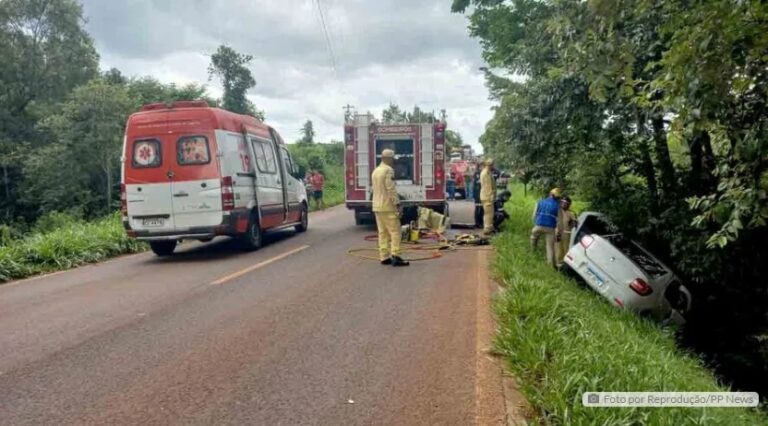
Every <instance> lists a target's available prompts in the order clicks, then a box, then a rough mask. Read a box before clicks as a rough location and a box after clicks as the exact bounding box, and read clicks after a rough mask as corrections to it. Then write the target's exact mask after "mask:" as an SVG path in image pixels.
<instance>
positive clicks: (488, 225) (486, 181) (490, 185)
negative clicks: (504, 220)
mask: <svg viewBox="0 0 768 426" xmlns="http://www.w3.org/2000/svg"><path fill="white" fill-rule="evenodd" d="M495 199H496V180H495V179H494V178H493V160H492V159H490V158H489V159H487V160H485V167H483V171H482V172H480V203H482V204H483V234H484V235H489V234H491V233H492V232H493V202H494V200H495Z"/></svg>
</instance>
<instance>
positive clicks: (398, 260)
mask: <svg viewBox="0 0 768 426" xmlns="http://www.w3.org/2000/svg"><path fill="white" fill-rule="evenodd" d="M410 264H411V262H408V261H407V260H403V258H402V257H400V256H392V266H408V265H410Z"/></svg>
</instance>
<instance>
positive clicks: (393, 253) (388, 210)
mask: <svg viewBox="0 0 768 426" xmlns="http://www.w3.org/2000/svg"><path fill="white" fill-rule="evenodd" d="M394 163H395V152H394V151H392V150H391V149H385V150H383V151H382V152H381V163H380V164H379V166H378V167H376V169H375V170H374V171H373V173H372V174H371V187H372V188H371V189H372V191H373V214H374V215H375V216H376V229H377V230H378V233H379V259H380V260H381V264H382V265H392V266H408V264H409V262H407V261H405V260H403V258H401V257H400V240H401V235H400V213H399V211H398V207H399V203H400V198H399V197H398V195H397V190H396V188H395V170H394V169H393V168H392V165H393V164H394Z"/></svg>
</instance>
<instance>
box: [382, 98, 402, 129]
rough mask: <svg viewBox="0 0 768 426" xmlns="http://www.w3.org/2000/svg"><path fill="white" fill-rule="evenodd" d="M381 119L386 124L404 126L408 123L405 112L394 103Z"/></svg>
mask: <svg viewBox="0 0 768 426" xmlns="http://www.w3.org/2000/svg"><path fill="white" fill-rule="evenodd" d="M381 119H382V121H383V122H384V124H403V123H407V122H408V119H407V117H406V113H405V111H402V110H400V107H399V106H397V105H396V104H393V103H390V104H389V106H388V107H387V108H386V109H385V110H384V111H382V113H381Z"/></svg>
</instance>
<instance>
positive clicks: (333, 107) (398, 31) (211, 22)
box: [83, 0, 492, 149]
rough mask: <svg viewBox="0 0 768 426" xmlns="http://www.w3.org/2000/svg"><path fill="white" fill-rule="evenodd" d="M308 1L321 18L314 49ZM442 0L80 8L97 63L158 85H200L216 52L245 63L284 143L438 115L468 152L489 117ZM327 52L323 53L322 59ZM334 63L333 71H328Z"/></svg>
mask: <svg viewBox="0 0 768 426" xmlns="http://www.w3.org/2000/svg"><path fill="white" fill-rule="evenodd" d="M318 2H319V4H320V7H321V8H322V11H323V16H324V18H325V23H326V28H327V29H328V38H329V39H330V48H329V43H328V42H327V41H326V37H325V35H324V34H325V33H324V31H323V26H322V24H321V18H320V14H319V11H318ZM450 6H451V0H120V1H107V0H83V9H84V13H85V16H86V19H87V23H86V28H87V30H88V32H89V33H90V34H91V36H92V37H93V38H94V41H95V44H96V48H97V49H98V51H99V54H100V55H101V67H102V68H103V69H109V68H111V67H115V68H118V69H119V70H120V71H122V72H123V74H125V75H127V76H145V75H150V76H153V77H155V78H157V79H159V80H160V81H162V82H165V83H171V82H174V83H178V84H185V83H191V82H194V83H203V84H206V85H207V87H208V91H209V92H210V93H211V94H212V95H214V96H217V97H218V96H221V87H220V82H219V81H217V80H211V81H209V80H208V74H207V67H208V63H209V55H210V54H211V53H213V52H214V51H215V50H216V48H217V47H218V46H219V45H221V44H227V45H229V46H231V47H233V48H234V49H235V50H237V51H239V52H241V53H246V54H249V55H252V56H253V61H252V62H251V64H250V70H251V72H252V73H253V76H254V78H255V79H256V81H257V85H256V87H254V88H252V89H251V90H250V91H249V92H248V97H249V98H250V100H251V101H252V102H253V103H254V104H255V105H256V106H257V108H259V109H262V110H264V111H265V113H266V122H267V123H269V124H270V125H272V126H273V127H275V128H276V129H277V130H278V132H279V133H280V134H281V135H282V136H283V139H285V140H286V141H294V140H296V139H298V138H299V130H300V129H301V126H302V125H303V123H304V122H305V121H306V120H312V122H313V124H314V127H315V132H316V140H318V141H323V142H325V141H329V140H332V139H336V140H341V139H342V131H343V130H342V129H343V118H344V111H343V109H342V107H343V106H344V105H347V104H350V105H353V106H355V107H356V109H357V111H358V112H360V113H364V112H366V111H371V112H373V113H374V114H376V115H377V116H380V114H381V110H382V109H384V108H385V107H386V106H387V105H389V103H390V102H393V103H396V104H398V105H400V107H401V108H404V109H408V110H410V109H412V108H413V106H414V105H419V106H420V107H421V108H422V110H426V111H435V112H438V111H440V110H441V109H446V110H447V114H448V127H449V128H451V129H453V130H455V131H458V132H459V133H461V135H462V136H463V137H464V140H465V142H467V143H471V144H472V145H474V146H475V147H476V148H477V149H479V147H480V145H479V143H478V142H477V141H478V138H479V137H480V135H481V134H482V132H483V129H484V127H485V123H486V122H487V121H488V120H490V118H491V116H492V111H491V106H492V103H491V101H489V99H488V90H487V88H486V87H485V84H484V83H485V80H484V77H483V73H482V72H481V71H480V70H479V68H480V67H482V66H484V62H483V60H482V57H481V49H480V46H479V43H478V41H477V40H476V39H473V38H471V37H469V33H468V31H467V20H466V17H465V16H463V15H457V14H452V13H451V12H450ZM331 51H332V52H333V54H331ZM334 62H335V67H334V66H333V64H334Z"/></svg>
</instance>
